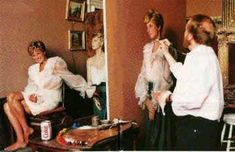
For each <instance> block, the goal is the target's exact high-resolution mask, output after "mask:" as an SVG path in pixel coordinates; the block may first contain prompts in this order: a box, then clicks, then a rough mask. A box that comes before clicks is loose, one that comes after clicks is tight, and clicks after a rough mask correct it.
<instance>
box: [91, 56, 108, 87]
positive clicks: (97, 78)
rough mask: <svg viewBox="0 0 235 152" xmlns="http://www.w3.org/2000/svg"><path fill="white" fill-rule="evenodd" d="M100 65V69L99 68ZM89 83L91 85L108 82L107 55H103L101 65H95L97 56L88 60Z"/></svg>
mask: <svg viewBox="0 0 235 152" xmlns="http://www.w3.org/2000/svg"><path fill="white" fill-rule="evenodd" d="M98 65H99V67H98ZM87 81H88V83H89V84H90V85H93V84H95V85H99V84H100V83H101V82H106V66H105V55H104V54H102V56H101V57H100V60H99V63H97V64H96V63H95V56H93V57H91V58H89V59H88V60H87Z"/></svg>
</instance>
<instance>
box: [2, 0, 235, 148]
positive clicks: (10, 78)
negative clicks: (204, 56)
mask: <svg viewBox="0 0 235 152" xmlns="http://www.w3.org/2000/svg"><path fill="white" fill-rule="evenodd" d="M150 11H152V12H154V13H156V12H158V14H161V15H162V18H163V23H164V24H162V25H161V26H159V28H160V30H159V31H158V32H160V36H159V37H160V40H158V42H159V44H160V45H164V44H165V43H164V42H165V40H166V39H167V41H169V42H170V45H166V46H165V47H167V48H169V50H170V51H169V52H170V54H173V55H172V56H174V59H175V61H176V62H177V63H178V62H181V63H182V64H183V65H184V62H186V61H185V58H186V57H188V55H190V53H192V52H190V51H189V50H188V48H185V47H184V45H183V44H184V39H185V30H187V28H186V25H188V24H187V22H190V21H191V22H192V20H193V19H194V18H193V17H192V16H194V15H196V14H203V15H205V16H208V18H210V19H211V21H212V22H213V23H214V24H213V25H215V38H214V39H213V43H212V44H211V45H210V49H211V50H214V52H213V54H215V57H216V59H215V60H216V63H217V61H218V67H219V72H218V73H217V75H219V76H221V82H222V84H221V83H220V85H221V86H222V90H220V93H223V94H222V97H221V98H220V99H221V101H220V105H222V106H221V107H222V111H221V112H222V113H221V114H219V118H218V119H212V120H213V121H212V120H210V122H213V123H214V122H216V124H218V125H217V128H218V129H217V130H218V133H216V137H217V138H218V140H216V142H217V143H216V146H217V148H218V149H216V150H227V151H230V150H234V149H235V144H234V143H235V132H234V131H233V130H234V128H233V127H235V50H234V49H235V22H234V21H235V15H234V14H235V0H206V1H205V0H8V1H2V2H1V3H0V21H1V24H0V105H1V107H0V150H3V151H18V152H21V151H22V152H24V151H26V152H31V151H32V152H34V151H39V152H41V151H42V152H44V151H49V152H62V151H80V150H82V151H83V150H92V151H93V150H105V151H106V150H111V151H119V150H124V151H125V150H130V151H132V150H137V151H139V150H144V151H145V150H153V151H155V150H178V149H175V145H176V144H178V141H177V142H175V141H176V140H177V136H176V135H175V134H176V133H178V132H177V131H176V130H175V129H174V127H175V126H176V127H177V123H176V122H175V120H178V115H177V113H176V115H175V110H174V109H173V107H172V104H173V103H174V100H176V99H178V98H176V93H177V92H176V91H177V90H176V91H174V89H175V88H176V86H177V85H180V84H181V79H177V78H176V77H175V75H174V73H173V74H172V73H170V76H171V85H170V86H169V87H168V88H167V89H165V90H168V91H167V93H169V94H170V95H169V94H168V95H169V100H170V99H172V98H170V97H173V99H172V100H171V102H167V103H166V105H165V110H164V107H163V108H162V107H161V103H159V104H158V102H157V100H156V101H155V100H154V102H155V104H156V105H157V107H156V108H155V111H154V112H155V117H157V120H156V119H155V118H153V119H154V121H155V120H156V121H157V122H156V123H157V124H158V128H155V126H154V125H155V124H154V123H155V122H153V121H152V120H150V121H149V123H148V122H146V120H149V119H150V117H151V116H150V115H151V114H150V113H148V112H147V113H146V107H147V106H148V105H145V106H143V103H140V102H139V99H140V98H139V97H137V96H136V94H137V93H136V90H138V88H137V80H138V79H139V77H140V73H141V70H143V67H144V63H145V61H144V58H145V56H144V55H143V54H144V53H145V52H146V50H145V49H146V47H147V46H146V44H150V43H151V44H152V43H155V42H153V41H152V40H153V39H152V38H151V36H150V35H151V34H149V29H148V28H150V27H148V24H149V23H146V21H145V19H146V18H145V17H146V13H147V12H150ZM146 25H147V26H146ZM202 26H203V25H202ZM97 41H98V42H97ZM151 41H152V42H151ZM161 41H162V42H161ZM163 41H164V42H163ZM171 50H172V51H171ZM169 52H168V53H169ZM37 53H38V54H37ZM40 55H41V56H40ZM38 56H40V57H41V58H42V60H43V61H42V62H41V58H40V57H38ZM162 58H164V59H163V60H164V61H166V63H167V60H166V58H167V57H162ZM213 59H214V58H213ZM39 60H40V61H39ZM35 62H36V63H35ZM202 62H203V61H202ZM208 62H209V61H208ZM206 63H207V62H205V66H206ZM185 64H186V63H185ZM201 64H203V63H200V65H199V64H198V65H197V64H195V65H194V67H192V68H191V71H193V69H194V68H195V69H196V70H198V69H197V68H199V67H200V66H201ZM41 66H42V67H41ZM169 66H170V70H171V65H169ZM38 68H39V71H38ZM204 72H208V77H213V76H210V72H209V71H204ZM193 73H194V72H193ZM157 75H158V73H157ZM159 75H160V74H159ZM198 77H200V74H198ZM164 79H165V77H164ZM31 81H33V83H34V81H35V83H37V84H38V88H37V89H36V90H33V89H34V88H30V87H32V86H29V85H30V84H29V83H32V82H31ZM44 81H45V82H44ZM54 82H55V83H54ZM178 82H179V83H178ZM198 83H199V82H198ZM55 85H58V86H55ZM147 85H148V87H149V83H148V84H147ZM200 85H201V84H200ZM205 85H206V84H205ZM197 86H199V85H197ZM202 86H203V84H202ZM44 87H45V88H44ZM152 87H153V86H152ZM203 87H204V86H203ZM40 88H42V89H41V91H38V90H40ZM51 88H54V91H55V92H51V93H52V96H53V95H54V94H55V93H57V92H59V95H58V103H57V104H56V106H54V105H51V106H52V107H53V108H49V106H47V105H46V106H45V109H44V108H43V107H42V109H40V110H41V111H37V110H38V109H36V110H35V112H34V111H31V106H32V107H34V105H39V104H41V105H42V104H44V103H45V102H47V101H48V102H50V98H57V95H55V96H56V97H50V96H49V95H48V94H49V93H47V91H48V90H50V89H51ZM29 89H32V90H31V92H30V93H29ZM178 89H179V87H178ZM187 89H191V88H187ZM192 89H194V88H193V87H192ZM203 89H204V88H203ZM203 89H202V90H203ZM209 90H211V89H209ZM37 91H38V94H37V93H36V92H37ZM138 91H139V90H138ZM152 91H153V90H152ZM160 91H162V90H160ZM160 91H159V90H157V91H156V92H154V91H153V92H154V93H156V94H157V93H158V92H160ZM192 91H193V90H192ZM192 91H191V92H192ZM153 92H152V96H151V98H150V97H149V96H148V97H146V98H150V99H152V98H154V99H156V98H155V95H154V93H153ZM205 92H206V91H205ZM167 93H166V94H167ZM185 93H186V94H187V91H186V92H185ZM45 94H46V95H45ZM148 94H149V90H148V92H147V95H148ZM150 94H151V93H150ZM192 94H193V95H195V94H196V93H195V94H194V93H192ZM202 94H203V93H202ZM160 98H161V96H160ZM192 98H193V97H192ZM198 98H199V97H198ZM48 99H49V100H48ZM55 100H57V99H55ZM55 100H54V99H51V101H55ZM159 100H160V99H159ZM205 100H207V98H206V99H205ZM152 101H153V100H152ZM185 101H186V100H185ZM16 102H17V103H16ZM28 102H31V103H30V104H29V105H28ZM56 102H57V101H56ZM144 103H145V101H144ZM25 104H26V105H25ZM140 104H141V105H140ZM215 104H216V103H215ZM25 107H27V108H29V109H30V111H31V112H30V113H28V112H27V110H26V111H25ZM144 107H145V108H144ZM213 107H214V106H213ZM19 109H20V110H19ZM172 109H173V110H172ZM220 109H221V108H220ZM191 110H192V109H191ZM149 111H150V110H149ZM159 111H160V112H159ZM164 111H165V112H164ZM158 113H160V114H159V115H161V116H158ZM19 115H20V116H19ZM209 115H210V113H209ZM146 117H147V118H146ZM179 117H186V118H187V119H188V117H187V116H179ZM194 118H195V117H193V119H194ZM196 118H197V117H196ZM206 118H207V117H206ZM22 119H23V120H22ZM182 119H184V118H182ZM203 120H204V118H203ZM206 120H207V119H206ZM25 122H26V124H25ZM200 122H201V119H200ZM22 124H23V125H22ZM148 124H149V126H148ZM25 125H26V126H27V127H26V128H28V130H27V129H25V127H24V126H25ZM17 128H18V129H17ZM48 129H49V131H48ZM154 129H157V130H159V132H160V131H161V133H159V132H158V131H156V130H155V131H154ZM149 130H152V132H150V131H149ZM196 131H197V130H196V129H194V132H196ZM199 132H200V131H199ZM151 134H156V136H154V135H152V136H151ZM45 136H47V137H45ZM163 136H164V137H163ZM192 136H193V135H192ZM200 136H203V134H200ZM146 138H149V139H147V140H146ZM150 138H151V139H150ZM195 138H196V137H195ZM200 138H201V137H199V138H198V139H200ZM151 140H152V141H151ZM153 140H154V141H153ZM148 142H150V143H148ZM181 144H182V143H181ZM187 148H188V149H187ZM187 148H186V149H184V148H182V149H179V150H187V151H188V150H198V149H197V147H196V148H195V149H194V147H193V148H192V147H190V146H189V147H187ZM204 148H205V149H202V150H208V149H209V146H208V147H204ZM207 148H208V149H207ZM212 149H213V148H212Z"/></svg>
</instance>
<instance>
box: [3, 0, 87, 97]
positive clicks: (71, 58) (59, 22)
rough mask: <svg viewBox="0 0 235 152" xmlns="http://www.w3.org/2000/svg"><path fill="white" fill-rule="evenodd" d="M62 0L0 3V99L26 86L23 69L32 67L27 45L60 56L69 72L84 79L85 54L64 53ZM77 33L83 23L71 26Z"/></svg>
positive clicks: (65, 29) (66, 26)
mask: <svg viewBox="0 0 235 152" xmlns="http://www.w3.org/2000/svg"><path fill="white" fill-rule="evenodd" d="M65 9H66V0H17V1H14V0H7V1H1V3H0V21H1V24H0V97H4V96H6V94H8V93H9V92H11V91H21V90H22V89H23V88H24V86H25V85H26V83H27V69H28V67H29V66H30V65H31V64H32V63H33V61H32V59H31V58H30V57H29V55H28V53H27V46H28V43H29V42H30V41H32V40H35V39H40V40H42V41H44V42H45V43H46V45H47V49H48V51H49V55H52V56H55V55H58V56H61V57H62V58H64V59H65V61H66V62H67V64H68V67H69V69H70V70H71V71H72V72H75V73H78V74H81V75H83V76H84V77H86V60H87V56H86V51H82V52H70V51H68V50H67V44H68V42H67V33H68V30H69V29H70V28H71V26H72V25H71V24H72V23H71V22H69V21H67V20H65ZM73 28H74V29H75V30H76V29H77V30H81V29H83V28H84V23H80V22H78V23H75V24H74V25H73Z"/></svg>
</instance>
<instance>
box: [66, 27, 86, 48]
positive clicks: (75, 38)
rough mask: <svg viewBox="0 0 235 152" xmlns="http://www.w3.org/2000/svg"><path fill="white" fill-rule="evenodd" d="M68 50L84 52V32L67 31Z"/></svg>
mask: <svg viewBox="0 0 235 152" xmlns="http://www.w3.org/2000/svg"><path fill="white" fill-rule="evenodd" d="M68 49H69V50H70V51H76V50H85V31H73V30H69V31H68Z"/></svg>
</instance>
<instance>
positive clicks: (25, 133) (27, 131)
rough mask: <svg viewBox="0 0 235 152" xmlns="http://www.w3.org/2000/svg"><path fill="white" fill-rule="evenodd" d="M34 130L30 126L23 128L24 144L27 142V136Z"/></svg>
mask: <svg viewBox="0 0 235 152" xmlns="http://www.w3.org/2000/svg"><path fill="white" fill-rule="evenodd" d="M33 132H34V130H33V128H31V127H28V129H25V130H24V141H25V143H26V144H28V142H29V136H30V135H31V134H33Z"/></svg>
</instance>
